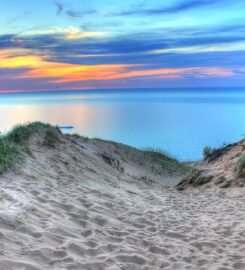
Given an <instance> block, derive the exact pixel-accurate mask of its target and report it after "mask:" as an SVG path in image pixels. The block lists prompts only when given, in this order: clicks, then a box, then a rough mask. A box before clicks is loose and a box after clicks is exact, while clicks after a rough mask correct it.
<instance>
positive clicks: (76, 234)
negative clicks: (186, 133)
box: [0, 138, 245, 270]
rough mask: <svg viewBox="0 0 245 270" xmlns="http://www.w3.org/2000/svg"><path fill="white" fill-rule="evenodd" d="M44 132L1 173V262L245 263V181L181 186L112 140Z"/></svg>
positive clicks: (21, 269)
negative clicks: (55, 140) (225, 186)
mask: <svg viewBox="0 0 245 270" xmlns="http://www.w3.org/2000/svg"><path fill="white" fill-rule="evenodd" d="M39 140H40V138H37V139H35V140H34V142H33V144H32V152H33V156H32V157H30V156H29V157H27V159H26V162H25V164H24V166H23V167H22V168H21V169H20V170H19V171H17V173H14V172H8V173H6V174H4V175H3V176H0V270H10V269H16V270H17V269H18V270H34V269H52V270H56V269H59V270H60V269H61V270H62V269H69V270H73V269H74V270H75V269H76V270H87V269H91V270H100V269H101V270H102V269H105V270H119V269H120V270H137V269H142V270H154V269H193V270H201V269H207V270H212V269H217V270H228V269H245V257H244V254H245V196H244V189H243V190H242V189H240V190H239V189H234V188H232V189H230V190H229V191H226V193H224V192H225V191H224V190H220V191H216V192H215V193H214V192H212V191H210V190H209V191H191V190H188V191H185V192H179V191H176V190H175V188H174V187H173V186H174V184H176V182H177V181H178V180H179V179H177V178H176V177H175V178H170V177H169V176H167V175H166V176H164V177H160V176H156V175H154V174H153V173H152V172H150V170H149V168H148V167H147V166H148V165H147V164H142V166H139V165H137V164H136V163H135V162H133V161H132V160H131V159H130V156H131V155H130V154H132V153H128V152H127V151H128V150H127V149H126V150H125V155H126V156H127V155H128V156H129V158H128V159H127V161H126V159H125V160H124V158H123V157H122V156H121V155H120V154H117V151H119V150H120V149H119V150H118V149H115V145H113V144H112V145H111V144H110V143H108V144H106V143H103V142H100V141H89V142H87V141H84V142H81V141H79V139H76V145H74V143H72V142H69V141H68V139H65V142H64V143H63V144H61V145H60V146H59V147H57V148H56V149H48V148H47V149H46V148H44V147H40V142H39ZM79 144H80V145H82V147H81V146H79ZM74 151H75V152H74ZM102 152H103V153H107V154H108V153H109V154H111V155H114V156H116V158H118V159H119V160H120V162H121V163H120V166H123V168H124V173H120V172H119V171H120V166H118V164H117V165H115V166H114V165H113V166H114V167H113V166H111V165H109V164H107V163H106V162H104V161H103V159H102V158H101V157H100V156H99V155H98V153H102ZM127 153H128V154H127ZM144 175H148V176H149V177H152V178H153V179H154V180H155V182H154V183H153V184H152V185H147V184H145V183H144V182H143V181H139V180H137V177H140V176H144ZM132 176H135V177H132ZM173 179H175V180H173ZM159 181H161V182H162V184H160V183H159Z"/></svg>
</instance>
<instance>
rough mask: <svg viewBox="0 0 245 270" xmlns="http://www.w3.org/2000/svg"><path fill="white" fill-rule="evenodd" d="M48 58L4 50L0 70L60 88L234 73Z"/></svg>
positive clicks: (204, 69)
mask: <svg viewBox="0 0 245 270" xmlns="http://www.w3.org/2000/svg"><path fill="white" fill-rule="evenodd" d="M48 59H49V57H48V56H40V55H35V54H34V55H33V54H32V53H31V51H26V52H25V54H24V55H20V54H19V52H18V51H17V52H16V51H15V50H4V51H1V54H0V70H2V71H5V74H6V70H10V71H11V70H14V71H16V70H18V74H17V75H15V76H14V75H13V74H12V75H11V76H12V77H13V78H15V79H23V80H28V79H30V80H33V79H46V80H47V81H50V82H53V83H57V84H62V83H72V82H82V81H91V80H96V81H110V80H122V79H129V78H140V77H142V78H147V77H151V78H155V79H170V78H172V79H174V78H175V79H176V78H182V77H185V76H192V77H230V76H233V75H235V73H234V72H233V70H230V69H225V68H219V67H200V66H199V67H188V68H154V69H152V68H149V66H147V65H135V64H100V65H84V64H69V63H62V62H54V61H50V60H48Z"/></svg>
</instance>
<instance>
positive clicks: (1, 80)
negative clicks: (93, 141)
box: [0, 0, 245, 92]
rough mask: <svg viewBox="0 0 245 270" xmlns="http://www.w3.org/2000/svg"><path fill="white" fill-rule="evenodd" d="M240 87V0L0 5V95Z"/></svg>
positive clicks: (244, 66) (243, 41)
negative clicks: (55, 91)
mask: <svg viewBox="0 0 245 270" xmlns="http://www.w3.org/2000/svg"><path fill="white" fill-rule="evenodd" d="M244 86H245V1H244V0H151V1H149V0H148V1H146V0H124V1H115V0H90V1H82V0H57V1H53V0H42V1H33V0H23V1H19V0H0V92H11V91H12V92H22V91H53V90H78V89H105V88H106V89H108V88H109V89H117V88H164V87H168V88H169V87H244Z"/></svg>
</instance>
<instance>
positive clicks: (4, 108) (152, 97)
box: [0, 88, 245, 161]
mask: <svg viewBox="0 0 245 270" xmlns="http://www.w3.org/2000/svg"><path fill="white" fill-rule="evenodd" d="M244 119H245V88H244V89H241V88H234V89H232V88H223V89H222V88H210V89H205V88H203V89H202V88H196V89H157V90H156V89H155V90H154V89H135V90H134V89H128V90H89V91H66V92H64V91H63V92H62V91H60V92H49V93H46V92H42V93H41V92H40V93H12V94H0V131H1V132H6V131H8V130H9V129H10V128H11V127H12V126H14V125H16V124H19V123H26V122H29V121H42V122H47V123H50V124H53V125H60V126H64V127H66V126H74V129H67V130H66V129H64V132H74V133H78V134H80V135H83V136H87V137H96V138H102V139H106V140H113V141H117V142H122V143H126V144H129V145H132V146H135V147H138V148H146V147H153V148H160V149H163V150H166V151H167V152H169V153H170V154H171V155H173V156H175V157H177V158H178V159H180V160H185V161H187V160H196V159H201V158H202V150H203V148H204V147H205V146H207V145H208V146H211V147H219V146H221V145H222V144H223V143H230V142H234V141H237V140H240V139H241V138H243V136H244V134H245V120H244Z"/></svg>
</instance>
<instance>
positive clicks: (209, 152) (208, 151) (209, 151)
mask: <svg viewBox="0 0 245 270" xmlns="http://www.w3.org/2000/svg"><path fill="white" fill-rule="evenodd" d="M215 151H216V149H215V148H212V147H210V146H206V147H204V149H203V156H204V158H205V159H206V158H209V157H210V156H211V155H212V154H213V153H214V152H215Z"/></svg>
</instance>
